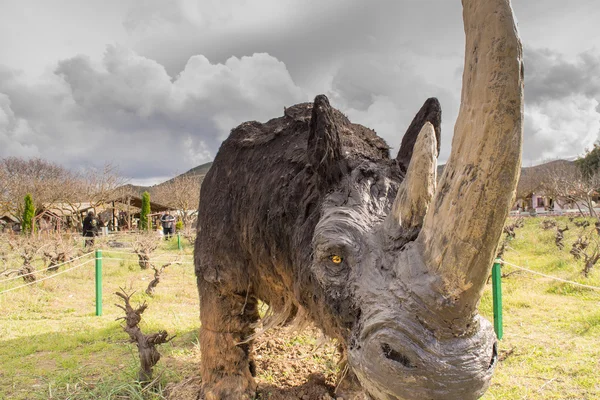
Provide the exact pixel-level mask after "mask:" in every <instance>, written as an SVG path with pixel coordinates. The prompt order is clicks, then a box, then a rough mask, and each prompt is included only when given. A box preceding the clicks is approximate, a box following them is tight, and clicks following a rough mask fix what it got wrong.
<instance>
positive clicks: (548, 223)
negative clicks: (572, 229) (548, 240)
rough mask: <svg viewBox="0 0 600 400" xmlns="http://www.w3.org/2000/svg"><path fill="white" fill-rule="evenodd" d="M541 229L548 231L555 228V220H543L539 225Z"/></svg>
mask: <svg viewBox="0 0 600 400" xmlns="http://www.w3.org/2000/svg"><path fill="white" fill-rule="evenodd" d="M541 226H542V229H544V230H548V229H552V228H555V227H556V220H555V219H552V218H544V220H543V221H542V223H541Z"/></svg>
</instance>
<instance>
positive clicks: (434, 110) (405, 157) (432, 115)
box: [396, 97, 442, 171]
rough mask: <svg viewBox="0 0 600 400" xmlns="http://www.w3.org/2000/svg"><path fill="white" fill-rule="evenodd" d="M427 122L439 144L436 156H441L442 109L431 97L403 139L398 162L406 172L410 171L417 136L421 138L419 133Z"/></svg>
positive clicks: (397, 158)
mask: <svg viewBox="0 0 600 400" xmlns="http://www.w3.org/2000/svg"><path fill="white" fill-rule="evenodd" d="M426 122H430V123H431V125H433V129H434V131H435V140H436V143H437V154H436V156H439V153H440V134H441V132H442V107H441V106H440V102H439V101H438V99H436V98H435V97H431V98H429V99H427V100H426V101H425V104H423V106H422V107H421V109H420V110H419V112H418V113H417V115H415V118H414V119H413V120H412V122H411V123H410V126H409V127H408V129H407V130H406V133H405V134H404V137H403V138H402V144H401V145H400V150H399V151H398V156H396V160H397V161H398V164H399V165H400V166H401V167H402V168H403V169H404V170H405V171H406V170H407V169H408V164H410V159H411V158H412V154H413V148H414V147H415V143H416V142H417V136H419V132H421V129H422V128H423V125H425V123H426Z"/></svg>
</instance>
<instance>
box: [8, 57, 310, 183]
mask: <svg viewBox="0 0 600 400" xmlns="http://www.w3.org/2000/svg"><path fill="white" fill-rule="evenodd" d="M47 79H48V81H47V82H46V83H44V85H43V86H40V87H30V86H27V85H26V84H25V83H24V82H21V81H19V80H18V77H15V76H12V77H11V78H8V79H3V80H2V83H0V93H2V97H0V107H1V109H2V111H3V115H5V117H4V118H0V121H4V120H6V121H7V122H6V123H5V124H6V126H7V130H3V131H2V132H4V133H0V140H2V141H9V142H11V143H13V146H12V147H8V146H3V147H2V149H0V156H8V155H20V156H42V157H45V158H50V159H52V160H54V161H58V162H62V163H66V164H70V165H73V166H75V165H80V164H81V163H84V164H85V163H89V164H96V163H98V161H100V160H109V161H113V162H115V163H117V164H119V165H120V167H121V169H122V170H123V172H125V173H126V174H128V175H130V176H134V177H138V178H146V177H152V176H165V175H169V174H173V173H176V172H183V171H185V170H186V169H188V168H191V167H193V166H195V165H198V164H200V163H204V162H208V161H211V160H212V158H213V157H214V154H215V151H216V149H217V148H218V145H219V144H220V142H221V141H222V140H223V139H224V138H225V137H226V136H227V134H228V133H229V131H230V129H231V128H233V127H234V126H236V125H237V124H239V123H241V122H243V121H246V120H252V119H258V120H266V119H268V118H270V117H272V116H274V115H280V114H282V112H283V105H284V104H293V103H297V102H300V101H306V100H307V98H306V96H305V94H304V93H303V91H302V90H301V89H300V88H298V87H297V86H296V85H295V84H294V82H293V81H292V79H291V77H290V75H289V73H288V72H287V70H286V68H285V65H284V64H283V63H281V62H279V61H278V60H276V59H275V58H273V57H271V56H269V55H268V54H254V55H252V56H249V57H242V58H239V59H238V58H235V57H232V58H230V59H228V60H227V61H226V62H225V63H224V64H211V63H210V62H209V61H208V60H207V59H206V58H205V57H204V56H193V57H191V58H190V59H189V61H188V63H187V64H186V66H185V68H184V70H183V71H182V72H181V73H180V74H179V75H178V76H176V77H175V78H172V77H170V76H169V75H168V74H167V73H166V71H165V69H164V67H162V66H161V65H160V64H158V63H157V62H155V61H153V60H150V59H147V58H145V57H141V56H139V55H137V54H136V53H134V52H133V51H131V50H129V49H126V48H123V47H119V46H116V47H115V46H109V47H108V48H107V51H106V53H105V55H104V58H103V60H102V61H101V62H100V63H94V62H93V61H92V60H90V59H89V58H88V57H86V56H76V57H73V58H70V59H67V60H63V61H60V62H59V63H58V67H57V68H56V70H55V71H54V73H53V74H52V75H51V76H50V77H48V78H47ZM24 93H26V95H24ZM49 93H54V95H49ZM39 95H45V96H42V97H39ZM32 102H33V103H32ZM36 102H38V103H40V106H39V107H37V106H36V105H35V103H36ZM36 109H40V110H43V112H36V111H35V110H36ZM9 128H10V130H9ZM29 144H35V145H34V147H33V148H31V149H30V148H28V147H27V146H28V145H29Z"/></svg>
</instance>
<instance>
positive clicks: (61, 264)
mask: <svg viewBox="0 0 600 400" xmlns="http://www.w3.org/2000/svg"><path fill="white" fill-rule="evenodd" d="M90 254H94V252H93V251H90V252H89V253H86V254H84V255H82V256H79V257H75V258H72V259H70V260H68V261H65V262H63V263H60V264H56V265H53V266H51V267H48V268H44V269H39V270H36V271H33V272H30V273H28V274H21V275H17V276H13V277H12V278H8V279H3V280H1V281H0V283H4V282H10V281H14V280H15V279H21V278H23V277H24V276H29V275H33V274H37V273H39V272H44V271H48V270H49V269H55V268H58V267H61V266H63V265H65V264H69V263H71V262H73V261H75V260H79V259H81V258H84V257H87V256H89V255H90Z"/></svg>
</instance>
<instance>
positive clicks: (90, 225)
mask: <svg viewBox="0 0 600 400" xmlns="http://www.w3.org/2000/svg"><path fill="white" fill-rule="evenodd" d="M98 229H100V220H99V219H98V218H96V216H95V215H94V212H93V211H92V210H90V211H88V213H87V216H86V217H85V218H84V219H83V237H84V238H85V246H84V247H94V237H96V236H98Z"/></svg>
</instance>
